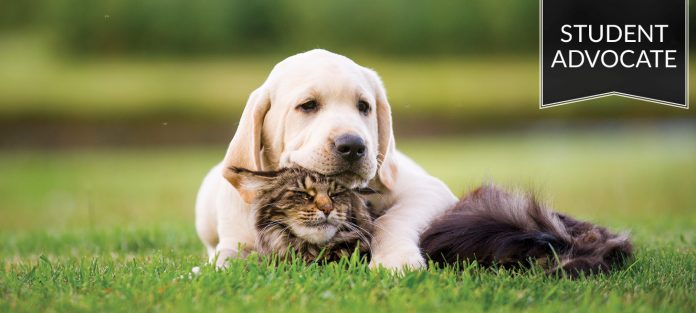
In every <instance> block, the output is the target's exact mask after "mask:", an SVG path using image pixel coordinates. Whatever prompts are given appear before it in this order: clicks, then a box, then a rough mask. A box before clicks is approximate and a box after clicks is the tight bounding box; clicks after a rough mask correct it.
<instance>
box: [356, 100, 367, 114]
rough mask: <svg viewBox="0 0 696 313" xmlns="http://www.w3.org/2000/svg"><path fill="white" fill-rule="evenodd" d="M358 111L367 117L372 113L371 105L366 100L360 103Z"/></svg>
mask: <svg viewBox="0 0 696 313" xmlns="http://www.w3.org/2000/svg"><path fill="white" fill-rule="evenodd" d="M358 111H360V113H362V114H365V115H367V114H368V113H370V104H369V103H367V101H364V100H360V101H358Z"/></svg>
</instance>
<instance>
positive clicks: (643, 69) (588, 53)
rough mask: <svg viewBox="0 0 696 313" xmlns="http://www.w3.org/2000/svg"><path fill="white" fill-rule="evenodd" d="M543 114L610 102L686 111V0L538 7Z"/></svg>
mask: <svg viewBox="0 0 696 313" xmlns="http://www.w3.org/2000/svg"><path fill="white" fill-rule="evenodd" d="M539 24H540V25H539V31H540V43H539V44H540V61H539V63H540V76H541V82H540V84H541V88H540V89H541V91H540V108H547V107H552V106H558V105H563V104H567V103H571V102H577V101H582V100H587V99H593V98H598V97H605V96H610V95H617V96H624V97H629V98H636V99H640V100H646V101H651V102H656V103H660V104H665V105H670V106H675V107H681V108H687V109H688V107H689V104H688V102H689V101H688V99H689V98H688V90H689V89H688V62H689V59H688V58H689V50H688V35H689V34H688V0H687V1H684V0H602V1H600V0H547V1H543V0H541V3H540V22H539Z"/></svg>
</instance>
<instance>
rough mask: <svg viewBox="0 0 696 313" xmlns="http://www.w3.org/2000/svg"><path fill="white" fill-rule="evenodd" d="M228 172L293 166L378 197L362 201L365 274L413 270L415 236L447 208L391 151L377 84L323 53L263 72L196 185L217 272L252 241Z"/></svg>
mask: <svg viewBox="0 0 696 313" xmlns="http://www.w3.org/2000/svg"><path fill="white" fill-rule="evenodd" d="M232 166H233V167H242V168H247V169H253V170H274V169H278V168H281V167H289V166H301V167H304V168H307V169H310V170H314V171H317V172H320V173H323V174H326V175H342V176H343V177H346V178H350V179H352V181H354V182H355V184H356V185H364V184H369V186H370V187H372V188H374V189H376V190H379V191H380V193H379V194H377V195H375V196H373V198H372V199H370V201H371V202H372V204H373V206H374V207H375V208H376V209H377V210H383V212H384V215H383V216H381V217H380V218H379V219H377V220H376V221H375V223H376V226H375V233H374V237H373V238H374V239H373V243H372V263H371V264H370V265H371V266H372V267H376V266H384V267H387V268H391V269H400V268H404V267H411V268H420V267H423V266H424V265H425V263H424V259H423V257H422V256H421V253H420V251H419V248H418V240H419V236H420V234H421V232H422V231H423V230H424V228H425V227H426V226H427V225H428V223H429V222H430V221H431V220H432V219H433V217H435V216H436V215H437V214H438V213H440V212H441V211H443V210H444V209H446V208H448V207H450V206H452V205H453V204H454V203H455V202H456V201H457V199H456V197H455V196H454V195H453V194H452V192H451V191H450V190H449V189H448V188H447V186H446V185H445V184H443V183H442V182H441V181H440V180H438V179H436V178H434V177H432V176H430V175H428V174H427V173H426V172H425V171H424V170H423V169H421V168H420V167H419V166H418V165H417V164H415V163H414V162H413V161H411V160H410V159H409V158H407V157H406V156H405V155H403V154H401V153H399V152H398V151H397V150H396V149H395V143H394V135H393V131H392V120H391V110H390V107H389V102H388V101H387V97H386V93H385V90H384V87H383V86H382V82H381V80H380V78H379V77H378V76H377V74H376V73H375V72H374V71H372V70H370V69H368V68H365V67H362V66H360V65H358V64H356V63H355V62H353V61H352V60H350V59H348V58H346V57H344V56H341V55H338V54H334V53H331V52H329V51H326V50H319V49H317V50H312V51H308V52H305V53H301V54H297V55H294V56H291V57H289V58H287V59H285V60H283V61H282V62H280V63H278V64H277V65H276V66H275V67H274V68H273V70H272V71H271V73H270V75H269V76H268V78H267V79H266V81H265V82H264V83H263V85H261V87H259V88H258V89H256V90H255V91H254V92H252V93H251V95H250V96H249V100H248V101H247V104H246V108H245V109H244V113H243V114H242V117H241V120H240V122H239V127H238V128H237V132H236V133H235V135H234V138H232V142H231V143H230V145H229V148H228V150H227V154H226V155H225V158H224V160H223V161H222V163H221V164H218V165H217V166H215V167H214V168H213V169H212V170H211V171H210V173H209V174H208V175H207V176H206V178H205V180H204V181H203V185H202V186H201V189H200V191H199V193H198V199H197V201H196V229H197V231H198V235H199V236H200V238H201V240H202V241H203V243H204V244H205V246H206V247H207V249H208V255H209V257H210V260H211V261H212V260H214V259H215V257H216V255H217V265H218V266H222V265H224V261H225V260H226V259H227V258H231V257H236V256H237V255H239V254H240V253H238V252H239V251H238V249H239V248H240V247H242V248H243V247H245V246H246V247H253V246H254V242H255V238H256V229H255V226H254V217H253V214H252V212H250V207H249V205H248V202H250V201H251V200H252V198H253V196H254V195H253V194H249V192H248V191H244V190H248V189H246V188H239V187H240V186H239V183H240V181H239V179H238V177H236V174H235V173H234V172H233V171H228V170H227V168H228V167H232ZM323 229H326V228H317V230H316V231H317V232H320V231H324V230H323ZM309 235H312V234H309ZM314 235H315V236H314V237H323V236H321V235H322V234H314ZM310 237H311V236H310Z"/></svg>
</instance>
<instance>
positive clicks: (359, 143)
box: [334, 134, 365, 162]
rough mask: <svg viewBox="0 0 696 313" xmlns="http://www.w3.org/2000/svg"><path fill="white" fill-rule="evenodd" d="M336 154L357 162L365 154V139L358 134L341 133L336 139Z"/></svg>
mask: <svg viewBox="0 0 696 313" xmlns="http://www.w3.org/2000/svg"><path fill="white" fill-rule="evenodd" d="M334 145H335V147H336V148H335V149H336V150H335V151H336V154H338V155H340V156H341V158H342V159H344V160H346V161H348V162H355V161H357V160H360V159H361V158H362V157H363V156H365V140H363V139H362V138H361V137H360V136H356V135H350V134H347V135H341V136H339V137H338V138H336V140H334Z"/></svg>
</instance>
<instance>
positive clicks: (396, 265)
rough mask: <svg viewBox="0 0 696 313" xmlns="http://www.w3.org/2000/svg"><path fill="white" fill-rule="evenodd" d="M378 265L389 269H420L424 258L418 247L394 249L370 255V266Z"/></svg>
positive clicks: (423, 265)
mask: <svg viewBox="0 0 696 313" xmlns="http://www.w3.org/2000/svg"><path fill="white" fill-rule="evenodd" d="M379 267H384V268H387V269H389V270H409V269H410V270H414V269H421V268H424V267H425V259H424V258H423V256H422V255H421V252H420V249H418V247H412V248H410V249H409V248H402V249H395V250H393V251H388V252H385V253H380V254H374V255H373V256H372V260H371V261H370V268H379Z"/></svg>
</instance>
